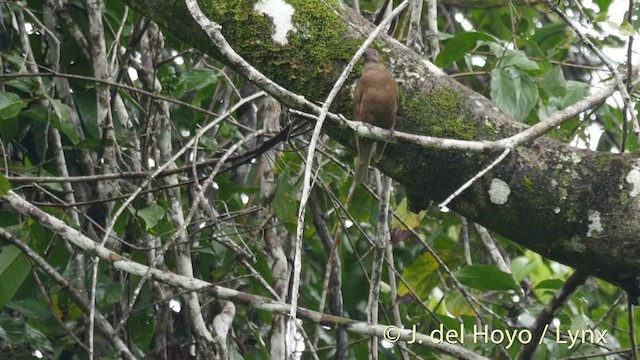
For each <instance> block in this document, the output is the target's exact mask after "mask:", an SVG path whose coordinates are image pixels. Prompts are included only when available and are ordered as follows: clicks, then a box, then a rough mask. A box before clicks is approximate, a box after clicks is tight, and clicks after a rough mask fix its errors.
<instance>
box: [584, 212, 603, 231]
mask: <svg viewBox="0 0 640 360" xmlns="http://www.w3.org/2000/svg"><path fill="white" fill-rule="evenodd" d="M588 214H589V217H588V219H587V220H589V227H588V230H587V237H592V236H593V235H594V234H595V233H597V232H598V233H601V232H602V231H603V230H604V227H603V226H602V221H601V220H600V212H598V211H595V210H589V212H588Z"/></svg>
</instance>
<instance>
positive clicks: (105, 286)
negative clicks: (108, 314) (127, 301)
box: [96, 279, 124, 306]
mask: <svg viewBox="0 0 640 360" xmlns="http://www.w3.org/2000/svg"><path fill="white" fill-rule="evenodd" d="M123 293H124V291H123V285H122V284H119V283H116V282H113V281H111V280H106V279H102V280H101V281H100V283H98V286H97V287H96V299H97V301H98V304H99V305H100V306H105V305H112V304H115V303H117V302H118V301H120V299H121V298H122V294H123Z"/></svg>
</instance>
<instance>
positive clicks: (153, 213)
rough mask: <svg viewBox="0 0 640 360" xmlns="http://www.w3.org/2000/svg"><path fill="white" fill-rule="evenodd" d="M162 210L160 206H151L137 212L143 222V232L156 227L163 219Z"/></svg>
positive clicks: (163, 212)
mask: <svg viewBox="0 0 640 360" xmlns="http://www.w3.org/2000/svg"><path fill="white" fill-rule="evenodd" d="M164 214H165V211H164V208H162V206H160V205H151V206H149V207H147V208H144V209H142V210H138V217H139V218H141V219H142V220H144V225H145V230H149V229H151V228H153V227H155V226H156V225H158V221H160V220H161V219H162V218H163V217H164Z"/></svg>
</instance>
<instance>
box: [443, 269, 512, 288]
mask: <svg viewBox="0 0 640 360" xmlns="http://www.w3.org/2000/svg"><path fill="white" fill-rule="evenodd" d="M455 277H456V278H457V279H458V280H459V281H460V282H461V283H462V284H463V285H466V286H468V287H470V288H473V289H478V290H518V289H520V287H519V286H518V284H516V282H515V280H514V279H513V276H511V274H507V273H506V272H503V271H500V269H498V268H497V267H496V266H494V265H471V266H465V267H463V268H462V269H460V270H458V271H456V272H455Z"/></svg>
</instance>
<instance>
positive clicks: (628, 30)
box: [619, 21, 636, 36]
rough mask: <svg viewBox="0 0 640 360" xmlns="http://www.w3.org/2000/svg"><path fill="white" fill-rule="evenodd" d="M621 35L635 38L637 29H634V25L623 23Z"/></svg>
mask: <svg viewBox="0 0 640 360" xmlns="http://www.w3.org/2000/svg"><path fill="white" fill-rule="evenodd" d="M619 29H620V33H621V34H622V35H625V36H635V35H636V29H634V28H633V25H631V24H629V23H628V22H627V21H623V22H622V24H621V25H620V27H619Z"/></svg>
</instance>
